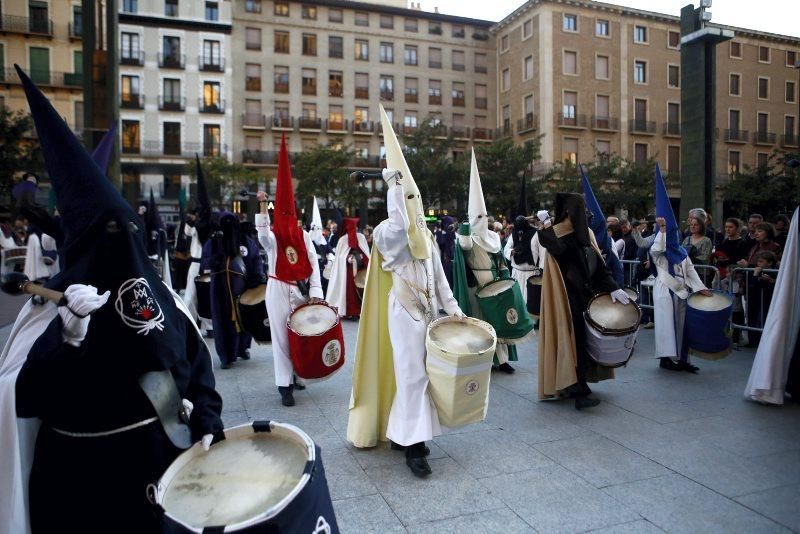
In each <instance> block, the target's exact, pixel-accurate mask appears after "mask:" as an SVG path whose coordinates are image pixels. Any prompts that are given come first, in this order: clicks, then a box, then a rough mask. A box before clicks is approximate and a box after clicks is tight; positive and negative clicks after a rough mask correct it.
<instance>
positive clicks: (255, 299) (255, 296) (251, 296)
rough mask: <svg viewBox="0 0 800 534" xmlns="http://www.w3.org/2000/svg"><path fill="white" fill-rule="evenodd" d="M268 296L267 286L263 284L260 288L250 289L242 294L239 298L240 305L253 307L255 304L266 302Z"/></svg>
mask: <svg viewBox="0 0 800 534" xmlns="http://www.w3.org/2000/svg"><path fill="white" fill-rule="evenodd" d="M266 296H267V285H266V284H261V285H260V286H256V287H254V288H251V289H248V290H247V291H245V292H244V293H242V294H241V295H240V296H239V303H240V304H244V305H245V306H253V305H254V304H258V303H261V302H264V299H265V298H266Z"/></svg>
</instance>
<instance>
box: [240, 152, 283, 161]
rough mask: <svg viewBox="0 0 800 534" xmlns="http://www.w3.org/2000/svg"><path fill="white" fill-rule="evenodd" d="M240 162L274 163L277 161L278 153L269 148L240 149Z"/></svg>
mask: <svg viewBox="0 0 800 534" xmlns="http://www.w3.org/2000/svg"><path fill="white" fill-rule="evenodd" d="M242 163H244V164H248V163H251V164H255V165H275V164H276V163H278V153H277V152H274V151H269V150H242Z"/></svg>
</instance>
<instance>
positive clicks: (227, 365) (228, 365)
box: [219, 362, 233, 369]
mask: <svg viewBox="0 0 800 534" xmlns="http://www.w3.org/2000/svg"><path fill="white" fill-rule="evenodd" d="M219 367H220V369H230V368H231V367H233V362H222V364H221V365H220V366H219Z"/></svg>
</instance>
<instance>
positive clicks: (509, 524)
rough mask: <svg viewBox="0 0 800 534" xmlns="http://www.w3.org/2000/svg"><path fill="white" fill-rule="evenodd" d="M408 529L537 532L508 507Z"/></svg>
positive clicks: (455, 533) (444, 533)
mask: <svg viewBox="0 0 800 534" xmlns="http://www.w3.org/2000/svg"><path fill="white" fill-rule="evenodd" d="M408 531H409V532H412V533H414V534H449V533H452V534H463V533H465V532H476V533H477V532H503V533H505V534H533V533H535V532H536V530H534V529H533V527H531V526H530V525H528V524H527V523H525V521H523V520H522V519H520V518H519V517H518V516H517V514H515V513H514V512H512V511H511V510H509V509H508V508H499V509H497V510H489V511H486V512H479V513H477V514H468V515H462V516H459V517H453V518H450V519H442V520H440V521H431V522H429V523H421V524H418V525H410V526H409V527H408Z"/></svg>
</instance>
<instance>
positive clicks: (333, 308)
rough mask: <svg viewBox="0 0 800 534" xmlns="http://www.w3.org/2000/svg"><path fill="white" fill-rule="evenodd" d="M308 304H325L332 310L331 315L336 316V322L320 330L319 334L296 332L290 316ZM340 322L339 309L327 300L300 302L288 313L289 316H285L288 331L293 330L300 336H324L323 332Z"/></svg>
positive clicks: (325, 332) (328, 330)
mask: <svg viewBox="0 0 800 534" xmlns="http://www.w3.org/2000/svg"><path fill="white" fill-rule="evenodd" d="M308 306H325V307H326V308H330V309H331V310H332V311H333V315H334V316H335V317H336V322H334V323H333V324H332V325H331V327H330V328H328V329H327V330H325V331H324V332H320V333H319V334H301V333H300V332H298V331H297V330H295V329H294V328H292V316H293V315H294V314H295V313H297V311H298V310H302V309H303V308H306V307H308ZM340 324H341V317H339V310H338V309H337V308H336V307H335V306H331V305H330V304H328V303H327V302H313V303H312V302H306V303H305V304H301V305H300V306H298V307H297V308H295V309H294V310H293V311H292V313H290V314H289V317H287V318H286V328H288V329H289V331H290V332H294V333H295V334H297V335H298V336H301V337H320V336H324V335H325V334H327V333H328V332H330V331H331V330H333V329H334V328H336V327H337V326H339V325H340Z"/></svg>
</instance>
